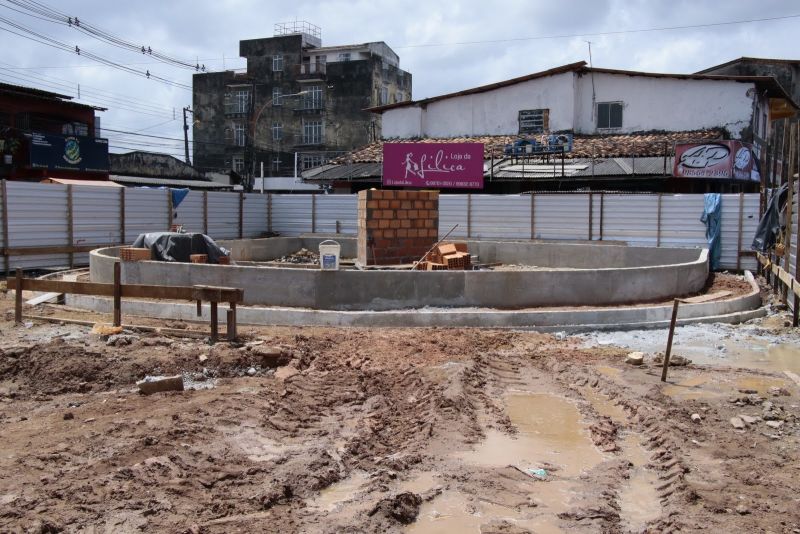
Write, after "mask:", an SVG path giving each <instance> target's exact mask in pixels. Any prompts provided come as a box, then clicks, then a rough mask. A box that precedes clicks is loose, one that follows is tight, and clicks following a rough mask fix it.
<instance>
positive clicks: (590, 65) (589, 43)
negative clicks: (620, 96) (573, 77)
mask: <svg viewBox="0 0 800 534" xmlns="http://www.w3.org/2000/svg"><path fill="white" fill-rule="evenodd" d="M586 43H587V44H588V45H589V69H592V70H590V71H589V72H590V75H591V77H592V122H594V119H595V116H594V113H595V108H596V107H597V97H596V95H595V92H594V70H593V65H592V42H591V41H586Z"/></svg>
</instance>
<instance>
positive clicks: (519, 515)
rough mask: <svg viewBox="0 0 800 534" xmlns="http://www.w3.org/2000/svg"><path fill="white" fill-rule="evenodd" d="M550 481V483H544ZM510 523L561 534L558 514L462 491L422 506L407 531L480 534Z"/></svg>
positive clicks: (412, 533) (531, 529) (446, 494)
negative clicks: (488, 527) (491, 526)
mask: <svg viewBox="0 0 800 534" xmlns="http://www.w3.org/2000/svg"><path fill="white" fill-rule="evenodd" d="M542 484H545V485H546V484H547V483H544V482H543V483H542ZM503 522H505V523H510V524H512V525H515V526H517V527H520V528H524V529H526V530H529V531H531V532H536V533H541V534H561V533H563V532H564V531H563V530H562V529H560V528H559V527H558V519H557V518H556V517H555V515H553V516H550V515H543V514H541V512H538V511H535V510H533V509H532V510H525V511H520V510H516V509H514V508H511V507H507V506H501V505H498V504H494V503H490V502H486V501H483V500H481V499H477V498H475V497H470V496H467V495H465V494H463V493H459V492H447V493H443V494H442V495H440V496H439V497H437V498H436V499H434V500H433V501H431V502H427V503H424V504H423V505H422V506H421V507H420V511H419V515H418V516H417V521H416V522H415V523H413V524H412V525H410V526H409V527H408V528H407V529H406V532H407V533H408V534H454V533H459V534H461V533H464V534H480V532H481V527H482V526H484V525H489V524H495V525H497V524H500V523H503Z"/></svg>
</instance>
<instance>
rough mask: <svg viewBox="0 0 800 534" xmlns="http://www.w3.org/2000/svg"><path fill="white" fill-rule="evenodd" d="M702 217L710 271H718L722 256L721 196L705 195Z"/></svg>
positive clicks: (714, 194) (716, 194) (715, 194)
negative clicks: (704, 225)
mask: <svg viewBox="0 0 800 534" xmlns="http://www.w3.org/2000/svg"><path fill="white" fill-rule="evenodd" d="M703 200H704V208H703V215H702V217H700V221H702V222H704V223H705V224H706V241H707V242H708V259H709V262H710V263H711V269H712V270H714V269H719V263H720V257H721V256H722V195H721V194H719V193H706V194H705V196H704V198H703Z"/></svg>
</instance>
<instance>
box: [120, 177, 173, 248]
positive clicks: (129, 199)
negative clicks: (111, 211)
mask: <svg viewBox="0 0 800 534" xmlns="http://www.w3.org/2000/svg"><path fill="white" fill-rule="evenodd" d="M167 194H168V192H167V191H165V190H163V189H141V188H128V189H126V190H125V240H126V241H128V243H132V242H133V241H134V240H135V239H136V238H137V237H138V236H139V234H145V233H147V232H166V231H167V230H169V208H168V202H167Z"/></svg>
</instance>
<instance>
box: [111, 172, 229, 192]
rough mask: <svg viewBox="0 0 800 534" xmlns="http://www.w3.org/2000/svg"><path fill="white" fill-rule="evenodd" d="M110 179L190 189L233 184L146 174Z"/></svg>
mask: <svg viewBox="0 0 800 534" xmlns="http://www.w3.org/2000/svg"><path fill="white" fill-rule="evenodd" d="M109 180H111V181H112V182H117V183H120V184H135V185H154V186H160V185H165V186H175V187H188V188H190V189H231V188H232V187H233V186H231V185H228V184H220V183H217V182H206V181H202V180H175V179H172V178H150V177H145V176H119V175H116V174H112V175H111V176H109Z"/></svg>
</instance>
